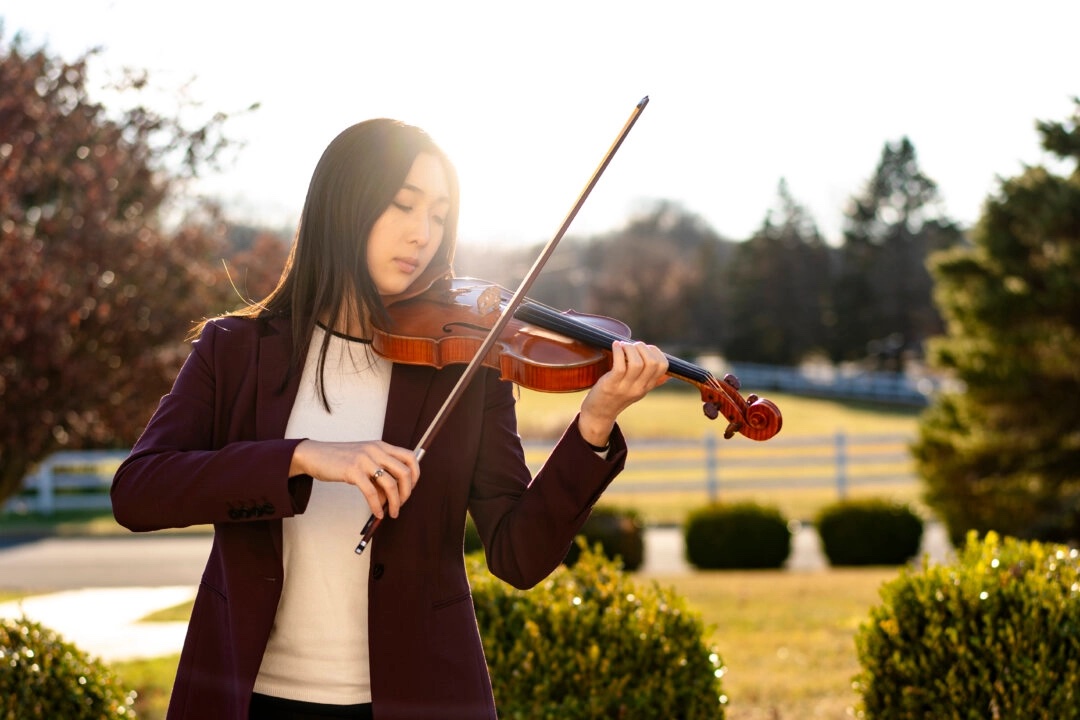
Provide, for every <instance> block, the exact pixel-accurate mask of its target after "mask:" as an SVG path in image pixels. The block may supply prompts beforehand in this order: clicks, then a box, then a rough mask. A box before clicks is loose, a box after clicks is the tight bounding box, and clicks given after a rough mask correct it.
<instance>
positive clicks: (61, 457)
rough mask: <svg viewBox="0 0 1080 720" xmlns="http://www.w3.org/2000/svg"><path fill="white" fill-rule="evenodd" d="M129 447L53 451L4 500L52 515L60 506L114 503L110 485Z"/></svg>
mask: <svg viewBox="0 0 1080 720" xmlns="http://www.w3.org/2000/svg"><path fill="white" fill-rule="evenodd" d="M128 452H129V451H128V450H65V451H62V452H57V453H53V454H52V455H50V456H49V457H47V458H46V459H45V460H43V461H42V463H41V464H40V465H39V466H38V468H37V470H36V471H35V472H34V474H33V475H28V476H27V477H26V478H25V479H24V480H23V489H22V492H20V493H19V494H18V495H15V496H14V497H12V498H11V499H9V500H8V501H7V503H5V504H4V506H3V509H4V510H7V511H11V512H36V513H41V514H42V515H51V514H52V513H54V512H56V511H57V510H104V509H108V508H109V507H111V503H110V501H109V486H110V485H111V484H112V476H113V473H114V472H115V471H116V468H117V466H118V465H119V464H120V461H122V460H123V459H124V458H125V457H127V455H128Z"/></svg>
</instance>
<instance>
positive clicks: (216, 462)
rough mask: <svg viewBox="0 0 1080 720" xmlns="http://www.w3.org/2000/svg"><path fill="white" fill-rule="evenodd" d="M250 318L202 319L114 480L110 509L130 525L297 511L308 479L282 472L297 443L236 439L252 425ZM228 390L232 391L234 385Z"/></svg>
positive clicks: (254, 354)
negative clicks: (226, 322) (242, 379)
mask: <svg viewBox="0 0 1080 720" xmlns="http://www.w3.org/2000/svg"><path fill="white" fill-rule="evenodd" d="M254 326H255V322H254V321H245V322H242V323H234V325H233V326H230V327H229V328H228V329H224V328H223V327H222V326H221V325H219V324H218V323H216V322H211V323H208V324H207V325H206V326H205V328H204V330H203V332H202V334H201V335H200V337H199V339H198V340H196V341H195V343H194V344H193V346H192V351H191V353H190V355H189V356H188V357H187V359H186V360H185V362H184V364H183V367H182V368H181V370H180V372H179V374H178V375H177V377H176V380H175V382H174V384H173V387H172V390H171V391H170V392H169V393H168V394H167V395H165V396H164V397H163V398H162V399H161V402H160V403H159V405H158V408H157V410H156V412H155V413H154V414H153V416H152V417H151V419H150V421H149V423H148V424H147V426H146V428H145V430H144V431H143V433H142V436H141V437H140V438H139V440H138V442H136V444H135V446H134V447H133V448H132V451H131V454H130V455H129V456H128V457H127V458H126V459H125V460H124V461H123V463H121V465H120V467H119V468H118V469H117V471H116V475H115V476H114V478H113V483H112V490H111V495H112V505H113V514H114V516H115V517H116V520H117V522H119V523H120V524H121V525H123V526H124V527H127V528H128V529H131V530H136V531H147V530H160V529H164V528H179V527H187V526H190V525H201V524H212V523H220V522H237V521H245V520H266V519H271V518H275V517H277V518H280V517H287V516H290V515H294V514H296V513H299V512H303V510H304V508H305V506H306V504H307V500H308V497H309V496H310V492H311V478H310V477H306V476H299V477H295V478H290V477H289V465H290V463H291V461H292V454H293V449H294V448H295V447H296V445H297V444H299V443H300V442H301V440H300V439H290V440H284V439H269V440H256V439H254V436H253V434H252V436H251V437H250V438H243V437H240V435H242V434H243V433H240V432H237V431H236V428H237V427H245V426H250V427H253V423H252V422H247V423H245V422H242V421H237V420H236V419H235V418H236V417H237V416H243V415H244V414H252V413H254V409H255V407H256V402H255V394H256V392H257V389H256V387H255V384H254V383H248V385H245V384H244V383H243V382H233V381H232V380H231V375H236V376H238V377H253V376H254V375H255V374H256V373H255V367H256V363H257V360H258V342H257V337H255V335H256V333H255V332H254V330H253V328H254ZM234 386H235V387H234Z"/></svg>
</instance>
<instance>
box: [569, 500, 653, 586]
mask: <svg viewBox="0 0 1080 720" xmlns="http://www.w3.org/2000/svg"><path fill="white" fill-rule="evenodd" d="M579 536H580V537H582V538H584V540H585V545H586V546H588V547H593V546H595V545H596V544H597V543H599V544H600V549H601V552H603V553H604V556H605V557H607V558H609V559H611V560H616V559H617V560H621V561H622V566H623V569H624V570H630V571H633V570H637V569H639V568H640V567H641V564H642V563H643V562H644V561H645V524H644V523H643V522H642V521H641V516H640V515H639V514H638V513H637V512H635V511H634V510H625V509H619V508H612V507H595V508H593V511H592V514H591V515H589V519H588V520H586V521H585V524H584V525H583V526H582V528H581V532H580V533H579ZM580 553H581V545H580V544H579V543H576V542H575V543H574V544H573V545H571V546H570V552H568V553H567V554H566V560H565V561H564V562H565V563H566V564H567V565H573V564H574V563H576V562H577V559H578V555H579V554H580Z"/></svg>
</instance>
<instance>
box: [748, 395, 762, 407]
mask: <svg viewBox="0 0 1080 720" xmlns="http://www.w3.org/2000/svg"><path fill="white" fill-rule="evenodd" d="M758 400H759V398H758V396H757V395H754V394H753V393H751V394H749V395H747V396H746V404H747V405H753V404H754V403H756V402H757V401H758Z"/></svg>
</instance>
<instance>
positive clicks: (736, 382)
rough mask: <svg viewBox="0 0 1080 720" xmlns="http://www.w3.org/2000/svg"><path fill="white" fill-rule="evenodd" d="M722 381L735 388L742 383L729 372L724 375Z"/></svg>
mask: <svg viewBox="0 0 1080 720" xmlns="http://www.w3.org/2000/svg"><path fill="white" fill-rule="evenodd" d="M724 382H726V383H727V384H728V385H730V386H731V387H733V388H735V389H736V390H738V389H739V388H740V387H742V383H740V382H739V378H737V377H735V376H734V375H732V374H731V373H728V374H727V375H725V376H724Z"/></svg>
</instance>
